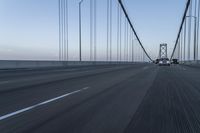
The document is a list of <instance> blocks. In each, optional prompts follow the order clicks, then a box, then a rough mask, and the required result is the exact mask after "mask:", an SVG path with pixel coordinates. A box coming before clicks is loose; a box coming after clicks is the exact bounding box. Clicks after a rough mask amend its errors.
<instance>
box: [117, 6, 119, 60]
mask: <svg viewBox="0 0 200 133" xmlns="http://www.w3.org/2000/svg"><path fill="white" fill-rule="evenodd" d="M117 61H119V3H117Z"/></svg>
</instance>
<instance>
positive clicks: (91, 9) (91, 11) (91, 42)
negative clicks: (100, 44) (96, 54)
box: [90, 0, 93, 61]
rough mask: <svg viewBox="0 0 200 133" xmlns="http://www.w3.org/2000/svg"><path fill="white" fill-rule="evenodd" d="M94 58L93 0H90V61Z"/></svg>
mask: <svg viewBox="0 0 200 133" xmlns="http://www.w3.org/2000/svg"><path fill="white" fill-rule="evenodd" d="M92 60H93V0H90V61H92Z"/></svg>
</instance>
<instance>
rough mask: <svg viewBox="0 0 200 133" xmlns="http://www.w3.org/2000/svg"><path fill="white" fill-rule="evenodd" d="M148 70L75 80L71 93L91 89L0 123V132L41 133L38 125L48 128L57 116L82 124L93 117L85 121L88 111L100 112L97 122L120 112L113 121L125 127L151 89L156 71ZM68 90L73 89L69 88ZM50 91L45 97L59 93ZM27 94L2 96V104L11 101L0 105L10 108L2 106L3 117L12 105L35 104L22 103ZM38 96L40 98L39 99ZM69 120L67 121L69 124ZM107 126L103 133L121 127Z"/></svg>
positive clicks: (135, 70) (111, 73) (24, 101)
mask: <svg viewBox="0 0 200 133" xmlns="http://www.w3.org/2000/svg"><path fill="white" fill-rule="evenodd" d="M148 69H149V70H150V71H149V70H148ZM148 69H143V67H141V68H137V69H135V68H132V69H124V70H121V71H114V72H110V73H104V74H100V75H96V76H92V77H86V78H82V79H81V80H78V81H77V80H76V81H75V80H74V81H73V82H74V83H73V84H74V86H75V87H74V89H76V88H77V87H79V86H85V85H88V86H90V87H91V89H89V90H87V93H84V92H80V94H77V95H74V96H70V97H67V98H64V99H63V100H59V102H55V103H54V104H48V105H45V106H43V107H38V108H37V109H34V110H31V111H28V112H24V113H23V114H20V115H17V116H14V117H12V118H9V119H6V120H3V121H0V129H1V130H2V131H3V132H13V131H14V132H31V131H34V130H35V129H34V128H36V129H37V127H38V129H39V130H37V131H35V132H43V130H44V129H41V130H40V128H39V127H40V125H43V123H46V121H49V124H50V123H51V121H50V120H49V119H55V118H56V116H59V115H61V116H62V115H63V116H67V117H70V118H69V119H72V118H76V119H77V118H78V117H79V116H82V117H83V116H84V117H85V120H84V119H83V121H87V119H88V118H89V117H92V115H91V116H88V118H87V115H89V114H90V113H89V112H90V109H91V112H93V111H95V112H96V111H97V110H99V111H100V112H99V111H98V113H97V114H96V115H95V117H97V118H98V119H100V118H101V115H103V114H105V116H106V115H108V116H109V115H112V112H114V111H116V110H117V109H120V110H119V111H118V112H116V113H114V114H115V117H116V118H117V119H124V121H126V122H125V123H127V121H128V120H129V119H130V115H133V112H134V111H136V109H137V106H138V105H139V103H140V101H141V100H142V97H143V96H144V95H145V93H146V90H147V89H148V84H149V85H150V84H151V83H152V81H153V79H154V77H155V75H156V73H154V72H155V71H156V68H155V67H154V66H150V67H149V68H148ZM146 74H149V75H148V76H146ZM140 75H141V76H140ZM142 79H146V81H147V82H146V84H144V83H143V82H141V81H142ZM65 82H66V83H65ZM65 82H63V84H62V85H64V86H65V87H66V85H69V82H67V81H65ZM77 82H78V83H79V85H75V83H76V84H77ZM58 84H60V83H57V85H58ZM57 85H56V84H55V85H53V84H51V85H49V88H50V86H53V87H55V86H57ZM69 86H72V84H71V85H69ZM59 88H60V86H59ZM35 89H36V88H32V89H29V91H30V93H32V92H34V90H35ZM47 90H48V89H46V91H45V92H47ZM49 90H50V92H51V93H46V95H50V94H51V95H53V94H52V93H54V95H55V93H56V92H57V91H58V89H52V91H51V89H49ZM64 91H69V90H63V91H60V92H62V93H63V92H64ZM70 91H71V90H70ZM26 92H28V91H26ZM26 92H22V90H19V91H16V92H12V93H13V94H9V93H10V92H9V93H8V94H7V95H5V94H1V95H0V98H1V99H2V100H3V99H4V100H5V98H6V97H10V98H11V99H10V100H9V99H7V100H8V102H5V103H1V104H0V105H5V106H9V108H7V107H5V106H1V107H3V108H6V109H5V110H4V111H2V112H3V113H5V111H9V110H10V109H12V107H14V106H15V105H22V106H25V105H26V103H29V104H30V103H32V102H35V101H34V100H33V101H32V100H30V101H31V102H27V101H29V100H28V99H27V100H22V99H26V97H25V95H26ZM18 93H20V94H21V95H19V96H16V95H17V94H18ZM38 93H39V94H40V95H38ZM38 93H36V95H34V97H35V99H40V100H41V99H43V98H42V97H43V96H45V93H41V89H40V88H38ZM22 94H24V97H23V96H22ZM32 94H34V93H32ZM127 94H129V95H128V96H127V97H126V95H127ZM3 95H5V96H3ZM14 95H15V96H16V97H17V98H14V99H12V96H14ZM28 96H30V95H29V94H28ZM34 97H33V96H32V97H31V96H30V99H34ZM115 99H116V100H115ZM2 100H1V101H2ZM15 101H16V102H15ZM124 102H125V103H127V104H124ZM6 103H9V105H6ZM21 103H22V104H21ZM24 103H25V104H24ZM98 105H101V106H98ZM109 105H111V106H109ZM93 106H94V107H93ZM120 106H122V107H123V106H124V107H123V108H124V109H121V107H120ZM90 107H91V108H90ZM130 107H131V110H129V108H130ZM15 108H17V106H15ZM125 108H126V109H125ZM66 110H67V111H66ZM70 110H71V111H70ZM87 110H88V111H87ZM101 110H102V111H103V112H102V114H101ZM123 111H125V112H124V113H123ZM69 112H70V113H69ZM76 112H77V113H76ZM81 112H82V113H81ZM104 112H105V113H104ZM71 113H72V114H71ZM84 113H86V114H84ZM88 113H89V114H88ZM119 113H120V114H123V115H124V116H125V117H124V116H123V115H122V116H121V117H117V116H118V115H119ZM41 115H42V116H41ZM37 116H40V117H39V118H38V117H37ZM72 116H74V117H72ZM103 116H104V115H103ZM105 116H104V117H105ZM59 118H60V117H59ZM69 119H68V120H66V121H69ZM76 119H74V120H73V121H74V124H75V123H76V122H78V121H79V120H78V121H76ZM58 120H59V119H58ZM30 121H31V123H30ZM59 121H63V120H62V119H60V120H59ZM94 121H95V119H93V120H92V121H90V123H91V124H92V123H94ZM100 121H101V120H98V121H96V122H97V123H96V124H98V123H99V122H100ZM120 121H121V120H120ZM108 122H109V123H110V124H107V125H102V126H103V127H102V128H104V130H105V129H106V128H108V126H109V125H110V127H114V126H119V125H120V123H113V124H114V125H112V122H111V121H108ZM58 123H60V122H58ZM70 123H72V122H70ZM70 123H68V124H70ZM63 124H64V123H63ZM85 124H87V123H85ZM88 124H89V123H88ZM25 125H26V126H25ZM122 125H123V124H122ZM68 126H69V127H71V126H70V125H68ZM82 126H83V127H84V125H82ZM124 126H126V124H124V125H123V126H119V127H120V130H119V131H122V129H123V128H124ZM8 127H9V128H8ZM87 127H88V126H85V129H84V130H85V131H87V130H88V128H87ZM62 128H64V127H62ZM62 128H61V126H59V125H58V126H57V128H56V129H57V130H61V129H62ZM75 128H76V127H75V125H74V126H73V129H69V132H70V130H71V131H72V130H74V129H75ZM100 128H101V127H100ZM48 130H49V131H45V132H51V131H55V130H53V129H48ZM62 130H63V131H65V130H67V129H62ZM92 130H95V128H93V129H92ZM99 131H100V130H99Z"/></svg>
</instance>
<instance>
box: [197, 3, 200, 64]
mask: <svg viewBox="0 0 200 133" xmlns="http://www.w3.org/2000/svg"><path fill="white" fill-rule="evenodd" d="M197 11H198V16H197V60H198V59H199V22H200V1H198V9H197Z"/></svg>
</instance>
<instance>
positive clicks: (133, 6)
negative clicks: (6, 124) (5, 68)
mask: <svg viewBox="0 0 200 133" xmlns="http://www.w3.org/2000/svg"><path fill="white" fill-rule="evenodd" d="M68 1H69V56H70V60H78V57H79V54H78V48H79V40H78V39H79V36H78V33H79V32H78V31H79V30H78V2H79V0H68ZM106 1H107V0H97V58H98V59H99V60H104V59H105V58H106V54H105V53H106V30H105V29H106ZM123 2H124V4H125V7H126V9H127V12H128V14H129V16H130V19H131V21H132V23H133V26H134V28H135V29H136V31H137V33H138V35H139V37H140V39H141V41H142V43H143V45H144V47H145V49H146V50H147V52H148V53H149V54H150V56H151V57H152V58H156V57H157V56H158V51H159V44H160V43H167V44H168V51H169V52H168V54H171V51H172V49H173V46H174V43H175V39H176V37H177V32H178V28H179V26H180V23H181V18H182V15H183V11H184V8H185V4H186V0H123ZM116 3H117V0H113V22H116V18H117V17H116V16H117V4H116ZM82 6H83V7H82V12H83V13H82V18H83V22H82V27H83V29H82V34H83V59H84V60H88V58H89V40H90V38H89V37H90V36H89V26H90V23H89V0H85V1H84V2H83V4H82ZM58 23H59V19H58V0H0V60H58V57H59V54H58V51H59V50H58V48H59V47H58V46H59V43H58V42H59V36H58V35H59V34H58V29H59V28H58ZM115 27H116V23H114V24H113V51H114V52H113V55H115V54H116V47H115V44H116V40H117V39H116V28H115ZM114 58H115V57H114Z"/></svg>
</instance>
